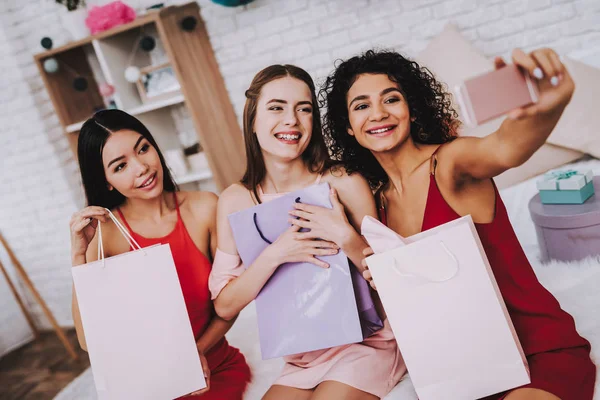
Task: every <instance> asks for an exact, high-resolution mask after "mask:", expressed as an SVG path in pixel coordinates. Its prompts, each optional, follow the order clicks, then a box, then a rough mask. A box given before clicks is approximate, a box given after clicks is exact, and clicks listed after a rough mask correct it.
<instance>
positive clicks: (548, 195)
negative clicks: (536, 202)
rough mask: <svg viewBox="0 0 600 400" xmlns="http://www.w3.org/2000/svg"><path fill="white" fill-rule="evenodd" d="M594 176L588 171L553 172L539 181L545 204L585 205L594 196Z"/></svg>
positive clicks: (538, 184)
mask: <svg viewBox="0 0 600 400" xmlns="http://www.w3.org/2000/svg"><path fill="white" fill-rule="evenodd" d="M593 178H594V174H593V173H592V171H591V170H588V171H575V170H567V171H551V172H549V173H547V174H546V175H544V176H543V177H542V178H541V179H540V180H538V181H537V188H538V190H539V191H540V200H541V201H542V203H544V204H583V203H584V202H585V201H586V200H587V199H589V198H590V197H591V196H592V195H593V194H594V183H593Z"/></svg>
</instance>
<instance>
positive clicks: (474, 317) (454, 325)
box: [362, 216, 530, 400]
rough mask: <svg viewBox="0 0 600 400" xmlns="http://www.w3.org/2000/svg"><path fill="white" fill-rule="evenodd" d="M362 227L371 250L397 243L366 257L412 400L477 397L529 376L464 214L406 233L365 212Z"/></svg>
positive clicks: (521, 382) (517, 383)
mask: <svg viewBox="0 0 600 400" xmlns="http://www.w3.org/2000/svg"><path fill="white" fill-rule="evenodd" d="M366 218H368V217H366ZM369 218H370V217H369ZM362 234H363V235H364V236H365V238H366V239H367V241H368V242H369V245H371V247H372V248H373V249H374V251H376V252H377V251H378V250H379V251H383V250H384V249H385V248H386V247H385V246H386V245H390V244H395V245H399V246H400V247H396V248H394V249H392V250H387V251H383V252H380V253H378V254H377V253H376V254H375V255H373V256H371V257H368V258H367V264H368V266H369V269H370V270H371V273H372V275H373V280H374V282H375V285H376V286H377V290H378V292H379V295H380V297H381V301H382V303H383V306H384V308H385V311H386V313H387V316H388V319H389V322H390V325H391V327H392V330H393V331H394V335H395V336H396V340H397V342H398V347H399V349H400V352H401V353H402V356H403V358H404V361H405V362H406V366H407V369H408V372H409V374H410V377H411V379H412V382H413V384H414V386H415V390H416V392H417V394H418V395H419V399H420V400H438V399H444V400H469V399H478V398H481V397H485V396H488V395H491V394H495V393H499V392H503V391H505V390H509V389H512V388H515V387H518V386H522V385H525V384H528V383H529V382H530V380H529V370H528V366H527V361H526V358H525V356H524V354H523V349H522V348H521V344H520V343H519V340H518V337H517V335H516V332H515V329H514V326H513V324H512V321H511V320H510V316H509V314H508V311H507V309H506V305H505V304H504V300H503V299H502V296H501V294H500V290H499V288H498V285H497V283H496V280H495V278H494V275H493V272H492V269H491V267H490V265H489V262H488V259H487V256H486V254H485V251H484V249H483V246H482V244H481V241H480V239H479V235H478V234H477V231H476V229H475V225H474V224H473V221H472V219H471V217H470V216H466V217H462V218H459V219H457V220H454V221H451V222H448V223H446V224H444V225H440V226H438V227H436V228H433V229H430V230H428V231H425V232H421V233H419V234H417V235H414V236H411V237H409V238H400V237H399V236H398V235H397V234H396V233H395V232H393V231H391V230H390V229H389V228H387V227H385V226H384V225H383V224H381V223H380V222H378V221H376V220H373V219H365V220H363V226H362ZM387 248H390V247H387Z"/></svg>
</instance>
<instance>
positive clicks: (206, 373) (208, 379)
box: [188, 349, 210, 396]
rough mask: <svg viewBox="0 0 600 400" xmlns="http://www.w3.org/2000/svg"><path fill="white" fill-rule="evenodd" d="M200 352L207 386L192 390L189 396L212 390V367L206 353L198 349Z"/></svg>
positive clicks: (200, 394)
mask: <svg viewBox="0 0 600 400" xmlns="http://www.w3.org/2000/svg"><path fill="white" fill-rule="evenodd" d="M198 354H199V355H200V363H201V364H202V370H203V371H204V379H205V380H206V387H205V388H204V389H200V390H197V391H195V392H192V393H190V394H189V395H188V396H202V395H203V394H204V393H206V392H208V391H209V390H210V368H208V361H206V357H205V356H204V353H203V352H202V351H200V349H198Z"/></svg>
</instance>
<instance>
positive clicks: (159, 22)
mask: <svg viewBox="0 0 600 400" xmlns="http://www.w3.org/2000/svg"><path fill="white" fill-rule="evenodd" d="M190 16H191V17H194V18H195V19H196V21H197V24H196V27H195V28H194V30H192V31H186V30H184V29H183V28H182V27H181V21H182V20H183V19H184V18H186V17H190ZM149 28H152V30H155V31H156V32H157V34H158V37H155V39H156V40H157V41H160V42H161V44H162V46H163V47H164V50H165V52H166V56H167V58H168V62H169V63H170V64H171V66H172V68H173V70H174V72H175V75H176V77H177V79H178V81H179V83H180V85H181V93H180V94H176V95H174V96H173V97H170V98H166V99H161V100H157V101H153V102H146V103H144V102H142V100H141V98H140V96H139V93H138V92H137V88H136V85H135V84H134V83H130V82H127V81H126V80H125V77H124V70H125V68H126V67H127V66H128V65H127V63H128V62H129V59H130V54H131V50H132V48H133V47H134V46H136V41H137V40H138V39H139V36H140V32H141V31H142V30H143V29H149ZM50 57H54V58H56V59H57V61H58V63H59V70H58V71H57V72H55V73H47V72H46V71H45V70H44V67H43V63H44V61H45V60H46V59H48V58H50ZM90 57H93V58H94V59H95V60H96V63H97V65H99V67H100V71H101V74H102V77H101V78H102V79H99V80H100V81H105V82H107V83H109V84H111V85H113V86H114V87H115V95H114V101H115V103H116V106H117V108H119V109H122V110H123V111H126V112H128V113H130V114H132V115H135V116H136V117H137V118H139V119H140V120H141V121H142V122H143V123H144V124H146V126H147V127H148V129H149V130H150V132H151V133H152V135H153V136H154V137H155V139H156V141H157V143H158V145H159V146H160V148H161V150H162V151H163V152H164V151H166V150H170V149H178V148H181V144H180V143H179V140H178V137H177V131H176V128H175V121H174V120H173V117H172V115H171V112H170V109H169V107H171V106H174V105H179V104H185V106H186V107H187V109H188V113H189V115H190V118H191V119H192V121H193V125H194V128H195V131H196V134H197V136H198V141H199V143H200V145H201V147H202V149H203V151H204V152H205V154H206V158H207V160H208V164H209V166H210V171H205V172H202V171H200V172H198V171H190V172H189V174H187V175H186V176H185V178H184V177H182V179H183V180H182V182H183V183H188V182H191V181H192V180H194V179H195V180H196V181H200V180H205V179H210V177H212V179H213V180H214V183H215V184H216V187H217V189H218V190H223V189H224V188H226V187H227V186H229V185H230V184H232V183H234V182H237V181H239V179H240V178H241V177H242V174H243V171H244V168H245V154H244V144H243V137H242V133H241V130H240V127H239V125H238V123H237V118H236V115H235V112H234V110H233V107H232V105H231V101H230V99H229V96H228V94H227V90H226V88H225V83H224V81H223V77H222V76H221V73H220V71H219V68H218V64H217V61H216V59H215V56H214V52H213V49H212V46H211V44H210V41H209V39H208V35H207V33H206V29H205V26H204V22H203V21H202V18H201V16H200V12H199V6H198V4H197V3H195V2H194V3H189V4H186V5H181V6H170V7H166V8H163V9H160V10H158V11H152V12H149V13H148V14H147V15H144V16H141V17H139V18H137V19H136V20H135V21H132V22H131V23H129V24H125V25H121V26H118V27H115V28H113V29H110V30H108V31H105V32H102V33H99V34H96V35H92V36H89V37H87V38H84V39H81V40H78V41H74V42H71V43H68V44H66V45H64V46H61V47H58V48H55V49H51V50H48V51H46V52H43V53H40V54H36V55H35V56H34V60H35V62H36V64H37V66H38V69H39V71H40V74H41V75H42V78H43V81H44V84H45V86H46V89H47V90H48V93H49V96H50V99H51V101H52V103H53V106H54V109H55V111H56V113H57V115H58V119H59V121H60V123H61V125H62V126H63V129H64V131H65V135H67V137H68V138H69V141H70V144H71V148H72V149H73V151H74V152H75V154H77V151H76V150H77V149H76V147H77V134H78V132H79V129H81V126H82V125H83V122H84V121H85V120H86V119H88V118H89V117H91V116H92V115H93V113H94V111H95V110H97V109H101V108H104V107H105V104H104V100H103V98H102V96H101V95H100V92H99V89H98V83H97V79H98V78H100V77H98V76H95V75H94V72H93V70H94V69H93V68H92V65H91V64H90V61H89V59H90ZM132 64H133V65H136V66H138V67H140V68H142V67H146V66H149V65H150V64H151V60H150V57H149V55H148V54H147V53H145V52H143V51H137V52H136V55H135V58H134V61H133V63H132ZM75 72H76V74H77V75H81V76H84V77H85V78H86V79H87V81H88V88H87V90H85V91H83V92H78V91H76V90H75V89H74V88H73V79H74V77H75V76H74V73H75ZM194 177H196V178H194ZM183 183H182V184H183Z"/></svg>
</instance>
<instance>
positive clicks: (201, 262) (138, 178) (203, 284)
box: [71, 110, 250, 400]
mask: <svg viewBox="0 0 600 400" xmlns="http://www.w3.org/2000/svg"><path fill="white" fill-rule="evenodd" d="M77 153H78V157H79V167H80V170H81V178H82V182H83V186H84V189H85V194H86V197H87V202H88V206H87V207H86V208H84V209H83V210H81V211H79V212H77V213H75V214H74V215H73V217H72V219H71V255H72V262H73V266H74V267H76V266H78V265H82V264H85V263H88V262H91V261H95V260H96V259H97V251H96V249H97V246H98V242H97V240H98V237H97V235H96V227H97V226H98V222H99V221H100V222H102V223H104V225H103V227H102V228H103V230H104V232H105V234H104V235H103V237H102V240H103V243H102V244H103V247H104V253H105V255H106V257H110V256H115V255H117V254H122V253H126V252H128V251H130V250H132V249H131V248H130V246H129V244H128V242H127V241H126V240H125V238H124V237H123V236H122V235H121V234H120V233H119V231H118V228H117V227H116V226H115V224H114V223H113V222H112V220H111V219H110V218H109V214H108V211H107V209H109V210H111V211H113V212H114V213H116V214H117V215H116V217H117V218H118V219H119V220H120V222H121V223H122V224H123V225H124V226H125V227H126V228H127V229H128V230H129V233H130V234H131V235H132V237H133V238H134V239H135V240H136V241H137V242H138V243H139V244H140V246H142V247H148V246H152V245H155V244H159V243H160V244H167V243H168V244H169V245H170V247H171V251H172V253H173V259H174V261H175V267H176V269H177V274H178V277H179V282H180V284H181V289H182V292H183V296H184V299H185V303H186V306H187V311H188V315H189V317H190V322H191V325H192V329H193V331H194V335H195V338H196V341H197V347H198V352H199V353H200V359H201V361H202V365H203V368H204V374H205V376H206V377H207V383H208V384H209V387H208V388H207V389H204V390H202V391H199V392H196V393H193V394H192V395H193V396H201V397H202V398H203V399H215V400H216V399H227V400H237V399H241V398H242V396H243V393H244V391H245V389H246V386H247V384H248V382H249V380H250V369H249V368H248V365H247V364H246V361H245V359H244V356H243V355H242V354H241V353H240V352H239V351H238V350H237V349H235V348H233V347H231V346H229V344H228V343H227V341H226V340H225V337H224V335H225V333H226V332H227V331H228V330H229V329H230V328H231V326H232V324H233V320H232V321H225V320H223V319H222V318H219V317H218V316H217V315H216V313H215V311H214V307H213V303H212V301H211V299H210V293H209V290H208V276H209V274H210V271H211V268H212V258H213V256H214V253H215V250H216V206H217V196H216V195H215V194H213V193H210V192H180V191H179V190H178V188H177V185H176V184H175V182H174V180H173V177H172V176H171V174H170V172H169V169H168V168H167V165H166V163H165V160H164V157H163V155H162V153H161V152H160V150H159V149H158V146H157V144H156V141H155V140H154V138H153V137H152V135H151V134H150V132H149V131H148V129H147V128H146V127H145V126H144V124H142V123H141V122H140V121H139V120H138V119H136V118H135V117H133V116H131V115H129V114H127V113H126V112H123V111H120V110H104V111H99V112H97V113H96V114H95V115H94V116H93V117H92V118H90V119H88V120H87V121H86V122H85V124H83V127H82V128H81V131H80V133H79V139H78V149H77ZM157 295H159V296H160V293H157ZM132 296H135V287H132ZM73 320H74V321H75V328H76V330H77V337H78V339H79V343H80V344H81V347H82V348H83V349H84V350H85V349H86V342H85V334H84V331H83V327H82V325H81V316H80V314H79V308H78V304H77V296H76V294H75V292H73ZM165 379H168V377H165Z"/></svg>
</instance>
